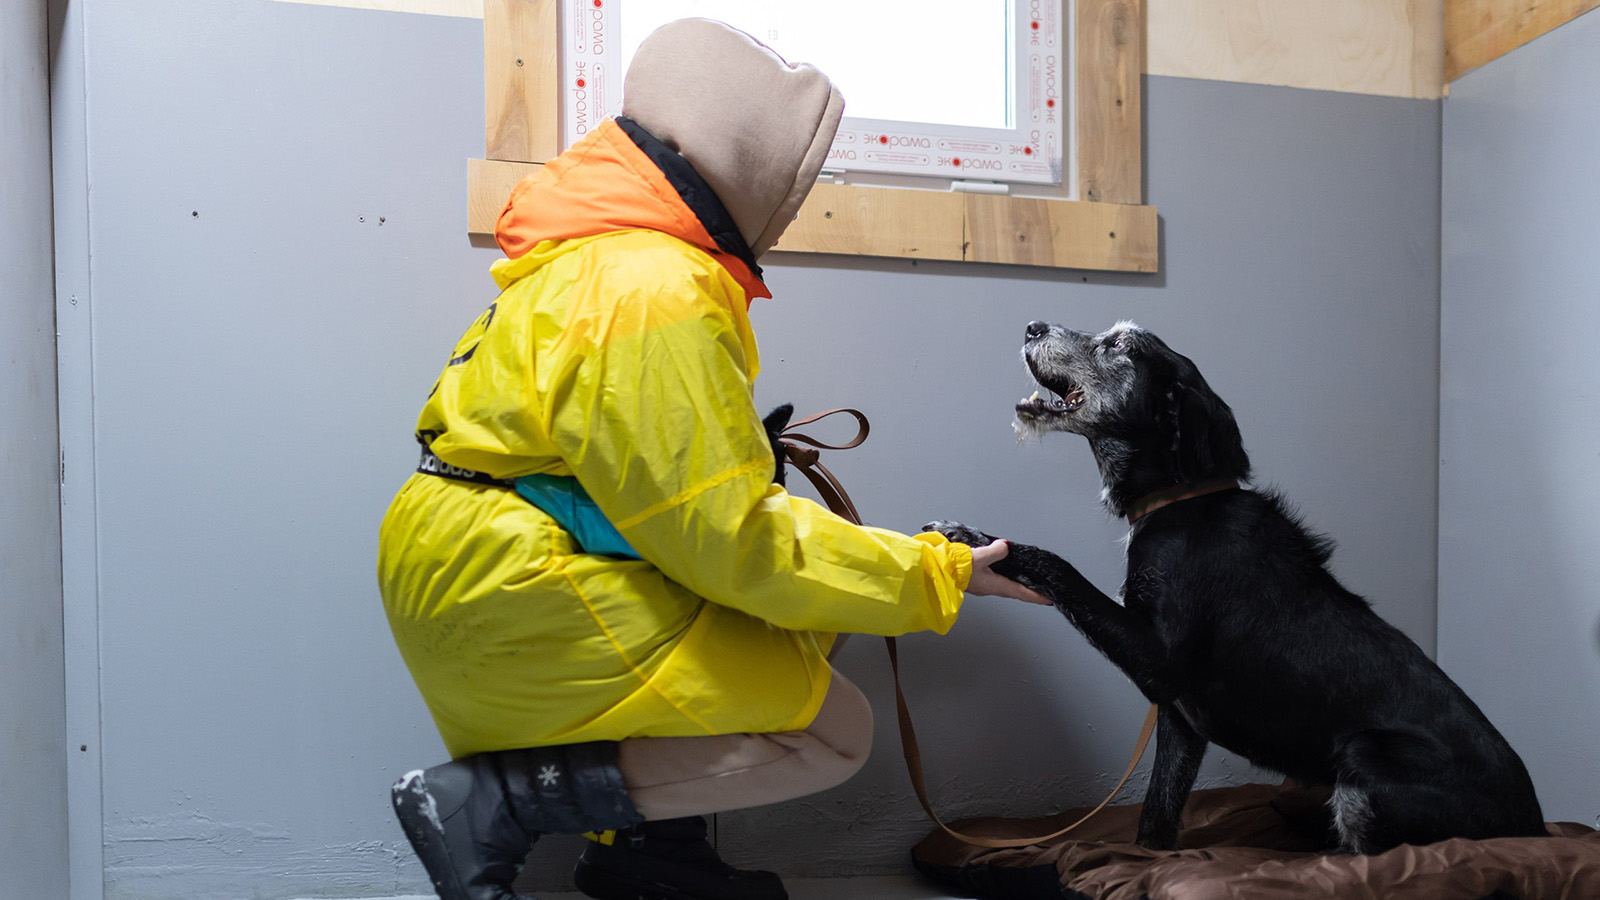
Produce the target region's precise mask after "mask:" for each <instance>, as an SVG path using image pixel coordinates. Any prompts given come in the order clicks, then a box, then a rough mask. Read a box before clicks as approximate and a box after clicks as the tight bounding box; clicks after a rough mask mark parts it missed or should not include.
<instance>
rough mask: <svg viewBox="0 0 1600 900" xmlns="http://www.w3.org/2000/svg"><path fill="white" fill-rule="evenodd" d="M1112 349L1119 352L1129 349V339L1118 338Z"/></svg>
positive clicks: (1112, 343) (1112, 344)
mask: <svg viewBox="0 0 1600 900" xmlns="http://www.w3.org/2000/svg"><path fill="white" fill-rule="evenodd" d="M1111 349H1113V350H1119V351H1120V350H1126V349H1128V339H1127V338H1120V337H1119V338H1117V339H1116V340H1114V341H1112V342H1111Z"/></svg>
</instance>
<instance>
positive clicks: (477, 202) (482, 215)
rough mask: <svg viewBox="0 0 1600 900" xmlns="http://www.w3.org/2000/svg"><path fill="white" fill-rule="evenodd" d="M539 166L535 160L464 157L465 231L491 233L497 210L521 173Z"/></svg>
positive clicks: (506, 198)
mask: <svg viewBox="0 0 1600 900" xmlns="http://www.w3.org/2000/svg"><path fill="white" fill-rule="evenodd" d="M538 169H539V164H538V163H524V162H507V161H505V160H499V159H469V160H467V233H468V234H494V226H495V222H497V221H499V219H500V211H501V210H503V209H505V208H506V201H507V200H509V199H511V189H512V188H514V187H516V186H517V182H519V181H521V180H522V178H523V176H524V175H530V174H532V173H534V172H536V171H538Z"/></svg>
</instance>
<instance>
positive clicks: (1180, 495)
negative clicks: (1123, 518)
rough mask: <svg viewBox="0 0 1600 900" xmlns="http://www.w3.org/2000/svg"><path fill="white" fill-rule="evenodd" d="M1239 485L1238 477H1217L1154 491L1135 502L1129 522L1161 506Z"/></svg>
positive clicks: (1129, 512) (1133, 521) (1130, 511)
mask: <svg viewBox="0 0 1600 900" xmlns="http://www.w3.org/2000/svg"><path fill="white" fill-rule="evenodd" d="M1238 486H1239V479H1237V478H1215V479H1212V480H1210V481H1201V482H1198V483H1196V484H1187V483H1185V484H1175V485H1173V486H1172V487H1169V488H1166V489H1164V490H1159V491H1152V492H1150V493H1148V494H1145V495H1144V496H1143V497H1140V498H1139V499H1138V500H1135V501H1134V502H1133V506H1132V507H1131V508H1129V510H1128V524H1129V525H1132V524H1133V523H1135V522H1137V521H1139V520H1140V519H1142V518H1144V517H1145V516H1148V515H1150V514H1151V513H1153V512H1155V511H1156V510H1158V509H1160V508H1161V507H1163V506H1170V505H1172V504H1174V503H1177V502H1178V501H1179V500H1191V499H1193V498H1195V497H1203V496H1205V495H1206V494H1215V493H1216V492H1218V491H1227V490H1232V489H1234V488H1236V487H1238Z"/></svg>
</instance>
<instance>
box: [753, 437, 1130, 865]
mask: <svg viewBox="0 0 1600 900" xmlns="http://www.w3.org/2000/svg"><path fill="white" fill-rule="evenodd" d="M836 413H844V414H846V415H849V416H853V417H854V418H855V420H856V422H857V424H858V425H859V426H860V428H859V429H858V430H857V432H856V436H855V438H854V439H852V440H850V441H848V442H846V443H843V444H825V443H823V442H822V441H819V440H817V439H816V438H813V437H811V436H810V435H806V434H801V433H799V432H795V431H792V429H794V428H798V427H800V426H802V425H810V424H813V423H815V422H819V421H821V420H823V419H826V418H827V417H829V416H831V415H834V414H836ZM870 428H871V426H870V425H869V424H868V423H867V417H866V416H865V415H862V413H861V411H860V410H858V409H849V408H845V407H841V408H838V409H830V410H826V411H824V412H820V413H817V414H816V415H813V416H807V417H805V418H803V419H799V420H797V421H794V422H791V423H790V424H789V427H788V428H785V429H784V430H783V433H782V434H781V435H779V441H780V442H781V443H782V444H783V450H784V458H785V461H786V462H787V463H788V464H789V465H792V466H794V467H795V468H796V469H799V470H800V474H802V475H804V476H806V479H807V480H808V481H810V482H811V484H812V486H813V487H815V488H816V489H817V493H819V494H821V495H822V500H823V502H824V503H825V504H827V507H828V508H829V509H831V510H833V512H834V514H836V515H838V516H839V517H840V518H842V519H845V520H846V521H849V522H852V523H854V524H856V525H861V524H863V523H862V521H861V514H860V513H859V512H857V511H856V505H855V503H853V502H851V500H850V495H849V494H847V493H845V489H844V485H842V484H840V483H839V479H838V478H836V477H834V474H833V473H832V472H830V471H828V468H827V467H826V466H824V465H823V464H822V462H821V456H822V454H821V453H820V452H819V451H820V450H849V449H850V448H852V447H859V446H861V443H862V442H863V441H865V440H866V439H867V432H868V431H869V430H870ZM883 640H884V643H885V644H887V645H888V649H889V669H890V671H891V672H893V673H894V703H895V709H896V712H897V713H898V714H899V718H900V750H901V753H902V754H903V755H904V756H905V760H906V774H908V775H910V776H911V787H912V789H913V790H915V791H916V794H917V800H918V801H919V802H920V803H921V804H922V809H923V811H924V812H926V813H927V814H928V818H930V819H932V820H933V821H934V823H935V824H937V825H938V826H939V827H940V828H942V829H944V832H945V834H948V835H950V836H951V837H953V838H955V839H956V840H958V841H961V842H963V843H967V844H971V845H973V846H975V847H988V848H992V849H1003V848H1006V847H1028V846H1032V845H1034V844H1043V843H1047V842H1049V841H1053V840H1055V839H1056V838H1058V837H1061V836H1062V835H1065V834H1066V833H1067V832H1069V831H1072V830H1073V829H1074V828H1077V827H1078V826H1079V825H1082V824H1083V823H1085V822H1087V821H1089V819H1091V818H1093V817H1094V815H1095V814H1096V813H1098V812H1100V810H1102V809H1105V808H1106V804H1108V803H1110V802H1111V800H1112V798H1113V797H1115V796H1116V795H1117V792H1118V791H1120V790H1122V786H1123V785H1125V784H1127V783H1128V779H1129V778H1130V777H1132V776H1133V770H1134V769H1136V768H1138V766H1139V760H1140V759H1141V758H1142V757H1143V756H1144V750H1145V747H1146V746H1147V745H1148V744H1149V743H1150V736H1151V735H1152V734H1154V733H1155V730H1156V710H1157V707H1156V706H1155V705H1154V704H1151V706H1150V712H1149V713H1148V714H1146V715H1145V717H1144V727H1143V728H1142V729H1140V731H1139V740H1138V742H1137V743H1136V744H1135V745H1134V748H1133V758H1132V759H1130V760H1128V768H1127V771H1125V772H1123V773H1122V778H1120V779H1118V781H1117V786H1116V787H1114V788H1112V789H1111V793H1109V794H1107V795H1106V798H1105V799H1104V800H1101V801H1100V805H1099V806H1096V807H1095V808H1094V809H1092V810H1090V811H1089V812H1088V813H1087V814H1086V815H1084V816H1083V817H1082V818H1080V819H1079V820H1078V821H1076V822H1073V823H1072V824H1071V825H1068V826H1067V827H1065V828H1062V829H1060V830H1059V831H1055V832H1052V833H1050V834H1046V835H1040V836H1038V837H1025V838H989V837H979V836H976V835H970V834H962V833H961V832H959V831H956V830H955V829H953V828H951V827H950V826H949V825H946V824H945V823H944V820H943V819H941V818H939V814H938V813H936V812H934V811H933V803H932V802H931V801H929V800H928V785H927V782H926V780H925V778H924V777H923V773H922V750H921V749H920V748H919V747H918V746H917V731H916V728H915V727H913V725H912V723H911V708H910V707H909V706H907V704H906V695H905V691H904V690H902V689H901V687H900V651H899V647H898V646H897V645H896V643H895V639H894V638H892V637H886V638H884V639H883Z"/></svg>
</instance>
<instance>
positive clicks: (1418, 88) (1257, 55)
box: [1148, 0, 1457, 99]
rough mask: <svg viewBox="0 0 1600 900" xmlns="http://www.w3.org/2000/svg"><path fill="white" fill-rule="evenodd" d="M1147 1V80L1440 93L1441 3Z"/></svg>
mask: <svg viewBox="0 0 1600 900" xmlns="http://www.w3.org/2000/svg"><path fill="white" fill-rule="evenodd" d="M1456 2H1457V0H1450V3H1451V4H1454V3H1456ZM1148 3H1149V5H1150V11H1149V20H1150V28H1149V41H1150V45H1149V46H1150V49H1149V59H1148V71H1149V72H1150V74H1152V75H1173V76H1178V77H1183V78H1207V79H1212V80H1216V81H1235V82H1248V83H1252V84H1271V85H1284V86H1288V87H1299V88H1311V89H1314V90H1325V91H1345V92H1350V93H1360V94H1377V95H1382V96H1390V97H1421V98H1428V99H1432V98H1437V97H1438V96H1440V90H1441V84H1442V72H1441V66H1442V63H1441V59H1442V57H1443V53H1444V51H1443V45H1442V38H1441V36H1440V32H1441V29H1442V27H1443V25H1442V22H1443V15H1444V13H1443V10H1444V7H1445V5H1446V4H1445V0H1337V2H1335V0H1148Z"/></svg>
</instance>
